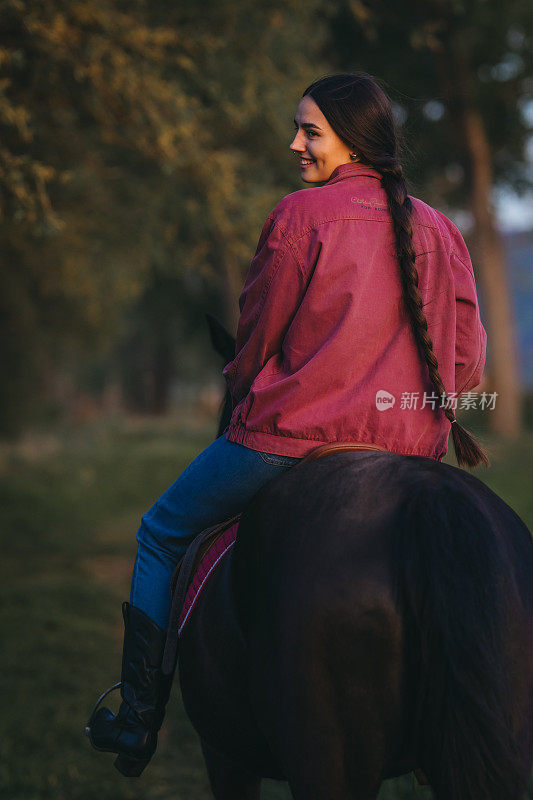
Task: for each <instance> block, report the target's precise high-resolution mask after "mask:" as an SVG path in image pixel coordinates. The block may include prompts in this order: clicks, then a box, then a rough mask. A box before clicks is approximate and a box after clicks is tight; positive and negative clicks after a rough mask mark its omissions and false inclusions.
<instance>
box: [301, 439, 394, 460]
mask: <svg viewBox="0 0 533 800" xmlns="http://www.w3.org/2000/svg"><path fill="white" fill-rule="evenodd" d="M348 450H381V451H382V452H387V448H386V447H382V446H381V445H380V444H370V443H368V444H367V442H326V444H321V445H319V446H318V447H315V448H314V449H313V450H311V452H310V453H308V454H307V455H306V456H304V458H302V461H314V459H315V458H321V457H322V456H328V455H330V454H331V453H345V452H346V451H348Z"/></svg>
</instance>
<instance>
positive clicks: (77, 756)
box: [0, 412, 533, 800]
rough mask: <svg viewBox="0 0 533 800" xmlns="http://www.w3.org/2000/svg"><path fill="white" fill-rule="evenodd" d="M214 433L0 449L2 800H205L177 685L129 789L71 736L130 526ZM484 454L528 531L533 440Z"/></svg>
mask: <svg viewBox="0 0 533 800" xmlns="http://www.w3.org/2000/svg"><path fill="white" fill-rule="evenodd" d="M215 431H216V424H215V421H214V420H210V419H198V418H196V417H195V416H194V415H192V414H191V413H186V412H184V414H183V415H182V417H181V418H180V419H179V420H176V419H173V420H168V419H167V420H160V421H157V420H138V419H131V418H129V419H125V418H116V419H114V420H100V421H94V422H91V423H86V424H84V425H83V426H77V427H68V426H64V427H62V428H60V429H56V430H53V431H50V430H48V431H46V432H43V431H40V432H34V433H32V434H28V435H26V436H25V437H23V438H22V439H21V440H20V441H19V442H17V443H11V444H9V443H3V444H0V500H1V502H0V507H1V508H2V511H1V526H0V537H1V540H2V541H1V544H2V554H3V555H2V559H1V562H0V626H1V627H0V636H1V641H2V651H1V653H2V655H1V660H2V664H1V674H2V682H1V692H2V695H3V702H2V713H1V714H0V743H1V744H0V748H1V759H0V796H1V797H5V798H9V800H48V799H50V800H52V799H53V800H93V798H95V797H100V798H102V800H107V798H113V800H126V799H127V798H128V799H130V798H131V800H136V798H139V800H140V798H143V800H167V799H168V800H171V798H172V800H210V798H211V794H210V792H209V787H208V781H207V776H206V772H205V769H204V765H203V760H202V756H201V752H200V747H199V743H198V740H197V736H196V734H195V732H194V730H193V729H192V727H191V725H190V723H189V722H188V720H187V718H186V716H185V713H184V711H183V707H182V705H181V700H180V696H179V688H178V686H177V681H176V682H175V686H174V690H173V699H172V701H171V703H170V705H169V711H168V714H167V718H166V721H165V724H164V726H163V729H162V732H161V738H160V745H159V748H158V751H157V753H156V756H155V757H154V759H153V761H152V763H151V764H150V765H149V767H148V768H147V769H146V770H145V773H144V774H143V775H142V776H141V777H140V778H139V779H136V780H127V779H125V778H123V777H122V776H121V775H120V774H119V773H118V772H117V771H116V770H115V769H114V768H113V767H112V761H113V758H114V757H113V756H112V755H106V754H101V753H96V752H95V751H93V750H92V749H91V747H90V746H89V743H88V740H87V739H86V738H85V737H84V736H83V735H82V734H83V727H84V724H85V722H86V719H87V717H88V714H89V712H90V710H91V708H92V705H93V703H94V702H95V700H96V698H97V696H98V694H99V693H101V692H102V691H103V690H104V689H106V688H107V687H108V686H110V685H112V684H113V683H115V682H116V681H117V680H119V679H120V653H121V644H122V615H121V602H122V600H127V599H128V596H129V579H130V575H131V568H132V566H133V558H134V555H135V548H136V542H135V533H136V530H137V527H138V524H139V520H140V516H141V514H142V513H143V512H144V511H145V510H146V509H147V508H148V507H149V506H150V505H151V504H152V503H153V502H154V501H155V500H156V499H157V497H158V496H159V495H160V494H161V492H162V491H164V489H166V488H167V486H168V485H169V484H170V483H171V482H172V481H173V480H174V479H175V478H176V477H177V475H179V473H180V472H181V470H182V469H183V468H184V467H185V466H186V465H187V464H188V463H189V462H190V461H191V460H192V459H193V458H194V457H195V455H196V454H197V453H198V452H199V451H200V450H201V449H203V448H204V447H205V446H206V445H207V444H209V442H210V441H211V440H212V439H213V438H214V436H215ZM489 444H490V446H491V450H492V454H493V465H492V466H491V468H490V469H489V470H484V469H478V470H476V471H475V473H474V474H476V475H477V476H478V477H480V478H481V479H482V480H485V481H486V482H487V483H488V484H489V486H491V488H493V489H494V490H495V491H496V492H498V494H500V496H501V497H503V499H504V500H505V501H506V502H508V503H509V504H510V505H511V506H512V507H513V508H514V509H515V510H516V511H517V512H518V514H520V516H521V517H522V518H523V519H524V520H525V521H526V523H527V524H528V525H529V527H530V528H532V529H533V498H532V497H531V494H530V486H529V477H528V476H529V475H531V467H532V466H533V431H532V430H529V431H528V432H526V433H525V434H524V435H523V436H521V437H520V440H519V442H517V443H514V444H513V443H502V442H498V441H495V440H490V441H489ZM446 460H447V461H448V462H449V463H452V464H454V463H455V461H454V459H453V456H451V455H450V456H449V457H447V458H446ZM117 697H118V694H117V693H115V698H117ZM113 707H117V699H115V700H114V701H113ZM430 797H431V793H430V791H429V790H428V789H427V788H421V787H418V786H417V785H416V783H415V781H414V779H413V776H406V777H405V778H402V779H399V780H397V781H388V782H386V783H385V784H384V785H383V786H382V789H381V792H380V795H379V800H408V798H413V799H414V798H419V799H423V800H429V798H430ZM529 797H530V798H531V800H533V785H532V786H531V788H530V792H529ZM289 798H290V793H289V792H288V789H287V787H286V786H285V785H284V784H278V783H274V782H272V781H265V782H264V784H263V800H289Z"/></svg>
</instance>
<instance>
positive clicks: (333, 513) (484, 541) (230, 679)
mask: <svg viewBox="0 0 533 800" xmlns="http://www.w3.org/2000/svg"><path fill="white" fill-rule="evenodd" d="M228 339H229V341H228V346H231V344H230V342H231V341H232V340H231V339H230V337H228ZM218 346H219V348H220V343H219V344H218ZM226 355H227V352H226ZM232 355H233V353H232V351H230V355H229V358H231V357H232ZM228 410H229V407H228V405H227V404H226V411H225V418H224V415H223V419H222V421H221V427H220V430H223V429H224V427H225V425H226V424H227V422H228ZM532 575H533V541H532V538H531V534H530V532H529V530H528V528H527V527H526V525H525V524H524V523H523V522H522V520H521V519H520V518H519V517H518V516H517V514H516V513H515V512H514V511H513V509H512V508H510V507H509V506H508V505H507V504H506V503H505V502H504V501H503V500H502V499H501V498H499V497H498V496H497V495H496V494H495V493H494V492H493V491H491V490H490V489H489V488H488V487H487V486H486V485H485V484H484V483H483V482H481V481H480V480H478V479H477V478H475V477H474V476H473V475H471V474H469V473H467V472H465V471H464V470H462V469H459V468H456V467H452V466H450V465H447V464H443V463H440V462H437V461H434V460H432V459H429V458H424V457H421V456H403V455H398V454H395V453H388V452H371V451H361V452H344V453H338V454H332V455H327V456H325V457H323V458H320V459H317V460H315V461H309V462H301V463H298V464H296V466H294V467H291V468H290V469H289V470H287V471H286V472H284V473H283V474H280V476H279V477H277V478H275V479H274V480H272V481H271V482H270V483H268V484H267V485H265V486H264V487H263V488H262V489H261V490H260V491H259V492H258V493H257V494H256V496H255V497H254V498H253V500H252V501H251V502H250V503H249V504H248V506H247V507H246V509H245V510H244V513H243V516H242V518H241V523H240V527H239V533H238V536H237V541H236V543H235V545H234V547H233V548H232V549H231V550H230V552H229V553H228V555H227V556H226V557H225V558H224V559H223V560H222V561H221V562H220V563H219V565H218V566H217V568H216V569H215V570H214V572H213V575H212V577H211V578H210V580H209V582H208V584H207V586H206V588H205V589H204V592H203V593H202V594H201V595H200V598H199V601H198V603H197V605H196V607H195V609H194V612H193V613H192V614H191V617H190V620H189V622H188V624H187V626H186V627H185V628H184V630H183V632H182V638H181V640H180V648H179V675H180V683H181V688H182V693H183V700H184V704H185V708H186V710H187V713H188V715H189V717H190V719H191V721H192V723H193V725H194V727H195V728H196V730H197V732H198V734H199V735H200V738H201V742H202V748H203V752H204V755H205V759H206V764H207V769H208V773H209V777H210V781H211V786H212V790H213V793H214V796H215V798H216V800H258V799H259V796H260V781H261V778H262V777H272V778H277V779H280V780H286V781H288V782H289V785H290V787H291V790H292V793H293V795H294V798H295V800H356V799H357V800H374V798H375V797H376V795H377V793H378V790H379V786H380V783H381V781H382V780H383V779H384V778H387V777H392V776H394V775H400V774H402V773H406V772H409V771H410V770H413V769H418V770H421V771H422V772H423V774H424V775H425V776H427V779H428V781H429V783H430V784H431V786H432V788H433V790H434V792H435V795H436V797H437V799H438V800H520V799H521V798H522V796H523V793H524V792H525V790H526V786H527V781H528V777H529V774H530V769H531V763H532V761H533V582H532Z"/></svg>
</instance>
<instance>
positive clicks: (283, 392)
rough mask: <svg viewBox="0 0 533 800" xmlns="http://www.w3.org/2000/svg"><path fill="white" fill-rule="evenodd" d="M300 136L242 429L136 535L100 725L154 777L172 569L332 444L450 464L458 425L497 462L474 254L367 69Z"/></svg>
mask: <svg viewBox="0 0 533 800" xmlns="http://www.w3.org/2000/svg"><path fill="white" fill-rule="evenodd" d="M294 124H295V136H294V139H293V141H292V143H291V145H290V147H291V150H292V152H293V153H294V155H295V157H296V158H297V160H298V166H299V169H300V174H301V177H302V180H303V181H304V182H305V183H306V184H309V186H308V187H307V188H304V189H303V190H300V191H297V192H293V193H291V194H289V195H287V196H286V197H284V198H283V199H282V200H281V201H280V202H279V203H278V205H277V206H276V207H275V208H274V210H273V211H272V213H271V214H270V215H269V216H268V218H267V220H266V222H265V224H264V226H263V230H262V232H261V235H260V238H259V244H258V247H257V250H256V253H255V256H254V258H253V260H252V263H251V266H250V269H249V272H248V275H247V278H246V282H245V286H244V289H243V292H242V294H241V297H240V299H239V307H240V318H239V324H238V330H237V341H236V350H235V358H234V359H233V361H231V362H230V363H229V364H227V365H226V367H225V368H224V370H223V374H224V376H225V378H226V381H227V385H228V388H229V390H230V392H231V396H232V399H233V412H232V416H231V421H230V423H229V426H228V428H227V430H226V432H225V433H224V434H223V435H222V436H220V437H219V438H217V439H216V440H215V441H214V442H213V443H212V444H211V445H210V446H209V447H207V448H206V450H204V451H203V452H202V453H200V454H199V455H198V456H197V457H196V458H195V460H194V461H193V462H192V463H191V464H189V466H188V467H187V468H186V469H185V471H184V472H183V473H182V474H181V475H180V476H179V477H178V479H177V480H176V481H175V483H173V484H172V486H171V487H170V488H169V489H167V491H166V492H165V493H164V494H163V495H162V496H161V497H160V498H159V500H157V502H156V503H155V505H154V506H153V507H152V508H151V509H150V510H149V511H147V512H146V513H145V514H144V515H143V517H142V522H141V526H140V528H139V531H138V533H137V541H138V550H137V556H136V560H135V564H134V567H133V576H132V582H131V594H130V601H129V603H123V613H124V623H125V636H124V650H123V659H122V681H121V696H122V700H123V702H122V704H121V706H120V710H119V712H118V714H117V715H116V716H115V715H114V714H112V712H111V711H110V710H109V709H107V708H103V707H101V708H99V709H98V711H97V712H96V713H95V714H93V715H92V716H91V719H90V721H89V723H88V726H87V728H86V733H87V735H88V736H89V738H90V741H91V744H92V745H93V746H94V747H95V748H96V749H100V750H105V751H108V752H114V753H118V754H119V758H118V759H117V760H116V761H115V765H116V766H117V769H119V770H120V771H121V772H123V773H124V774H128V775H134V774H135V775H138V774H140V772H141V771H142V769H143V768H144V766H145V765H146V764H147V763H148V761H149V759H150V758H151V756H152V754H153V752H154V751H155V748H156V744H157V731H158V730H159V728H160V726H161V724H162V721H163V717H164V713H165V705H166V702H167V700H168V697H169V693H170V686H171V682H172V676H164V675H163V673H162V671H161V669H160V667H161V659H162V653H163V649H164V644H165V638H166V628H167V624H168V619H169V613H170V600H171V598H170V592H169V585H170V580H171V577H172V574H173V571H174V569H175V566H176V563H177V561H178V560H179V558H181V556H182V555H183V554H184V552H185V550H186V547H187V545H188V544H189V543H190V542H191V540H192V539H193V538H194V537H195V536H196V535H197V534H198V533H200V532H201V531H202V530H204V529H205V528H207V527H209V526H211V525H213V524H216V523H218V522H221V521H223V520H224V519H227V518H229V517H231V516H233V515H234V514H236V513H238V512H239V511H241V510H242V509H243V507H244V506H245V505H246V504H247V502H248V501H249V500H250V499H251V498H252V496H253V495H254V494H255V493H256V492H257V491H258V489H259V488H260V487H261V486H262V485H263V484H264V483H265V482H266V481H269V480H270V479H271V478H273V477H274V476H276V475H277V474H278V473H279V472H281V471H282V470H285V469H288V468H289V467H290V466H291V465H292V464H294V463H296V462H297V461H298V460H299V459H300V458H302V457H303V456H305V455H306V454H307V453H309V452H310V451H311V450H313V449H314V448H315V447H317V446H319V445H321V444H324V443H326V442H336V441H342V442H354V441H357V442H366V443H374V444H378V445H381V446H382V447H384V448H385V449H387V450H390V451H394V452H397V453H404V454H408V455H409V454H411V455H421V456H426V457H428V458H434V459H437V460H440V459H442V457H443V456H444V454H445V453H446V448H447V441H448V435H449V432H450V428H451V430H452V435H453V442H454V446H455V452H456V456H457V459H458V462H459V464H466V465H469V466H474V465H476V464H477V463H479V462H480V461H483V462H484V463H487V458H486V454H485V453H484V452H483V450H482V449H481V448H480V447H479V445H478V444H477V443H476V442H475V440H474V439H473V438H472V437H471V436H470V435H469V434H468V433H467V432H466V431H465V430H464V429H463V428H461V426H460V425H459V424H458V423H457V421H456V419H455V414H454V410H453V405H454V403H453V401H452V402H450V395H451V394H452V393H453V396H454V397H458V396H459V395H460V394H462V393H463V392H465V391H469V390H471V389H472V388H474V387H475V386H477V385H478V384H479V382H480V379H481V374H482V371H483V367H484V363H485V349H486V333H485V330H484V328H483V325H482V323H481V320H480V315H479V307H478V301H477V295H476V286H475V280H474V274H473V270H472V264H471V260H470V256H469V254H468V250H467V248H466V245H465V243H464V241H463V238H462V236H461V234H460V233H459V231H458V230H457V228H456V227H455V226H454V225H453V223H452V222H451V221H450V220H449V219H448V218H447V217H445V216H444V214H442V213H441V212H439V211H436V210H435V209H433V208H431V207H430V206H429V205H427V204H426V203H424V202H423V201H422V200H419V199H417V198H415V197H412V196H410V195H408V193H407V187H406V181H405V178H404V177H403V173H402V166H401V164H400V163H399V161H398V155H397V154H398V135H397V131H396V130H395V125H394V119H393V114H392V111H391V104H390V100H389V99H388V98H387V96H386V94H385V93H384V92H383V90H382V89H381V87H380V86H379V85H378V83H377V82H376V80H375V79H373V78H372V77H371V76H370V75H367V74H366V73H354V74H340V75H333V76H328V77H325V78H322V79H320V80H318V81H316V82H315V83H313V84H311V86H309V87H308V88H307V89H306V90H305V92H304V93H303V96H302V99H301V101H300V103H299V105H298V109H297V113H296V117H295V120H294Z"/></svg>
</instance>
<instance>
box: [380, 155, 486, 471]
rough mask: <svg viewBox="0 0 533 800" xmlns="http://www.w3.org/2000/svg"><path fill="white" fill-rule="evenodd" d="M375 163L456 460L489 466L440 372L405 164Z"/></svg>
mask: <svg viewBox="0 0 533 800" xmlns="http://www.w3.org/2000/svg"><path fill="white" fill-rule="evenodd" d="M375 166H376V169H378V170H379V171H380V172H381V174H382V179H381V185H382V186H383V188H384V189H385V191H386V193H387V199H388V207H389V211H390V214H391V217H392V223H393V227H394V234H395V237H396V253H397V256H398V261H399V263H400V276H401V282H402V289H403V297H404V302H405V305H406V308H407V310H408V312H409V317H410V320H411V327H412V330H413V334H414V336H415V340H416V343H417V346H418V349H419V352H420V354H421V356H422V358H423V359H424V360H425V362H426V364H427V366H428V370H429V377H430V378H431V380H432V382H433V384H434V386H435V388H436V389H437V392H438V394H439V395H440V396H443V397H444V398H445V401H444V402H445V405H444V413H445V414H446V417H447V418H448V419H449V420H450V423H451V425H452V438H453V446H454V450H455V456H456V459H457V463H458V464H459V465H460V466H469V467H475V466H476V465H477V464H479V463H480V462H483V463H484V464H485V465H486V466H489V459H488V456H487V453H486V452H485V450H484V449H483V448H482V447H481V446H480V444H479V443H478V442H477V441H476V440H475V439H474V437H473V436H472V435H471V434H469V433H468V431H467V430H465V429H464V428H463V427H462V426H461V425H460V424H459V423H458V422H457V419H456V418H455V413H454V411H453V408H452V407H451V405H449V404H448V402H447V400H448V398H447V395H446V390H445V388H444V384H443V382H442V378H441V377H440V374H439V365H438V362H437V358H436V356H435V353H434V352H433V342H432V341H431V338H430V336H429V333H428V323H427V320H426V316H425V314H424V311H423V310H422V305H423V304H422V297H421V295H420V292H419V290H418V272H417V270H416V267H415V249H414V246H413V226H412V215H413V204H412V202H411V200H410V198H409V196H408V194H407V185H406V182H405V178H404V177H403V170H402V167H401V165H400V164H399V162H398V161H397V159H395V158H391V159H390V160H389V162H388V163H386V164H384V165H383V164H380V165H375ZM454 423H455V428H454Z"/></svg>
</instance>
